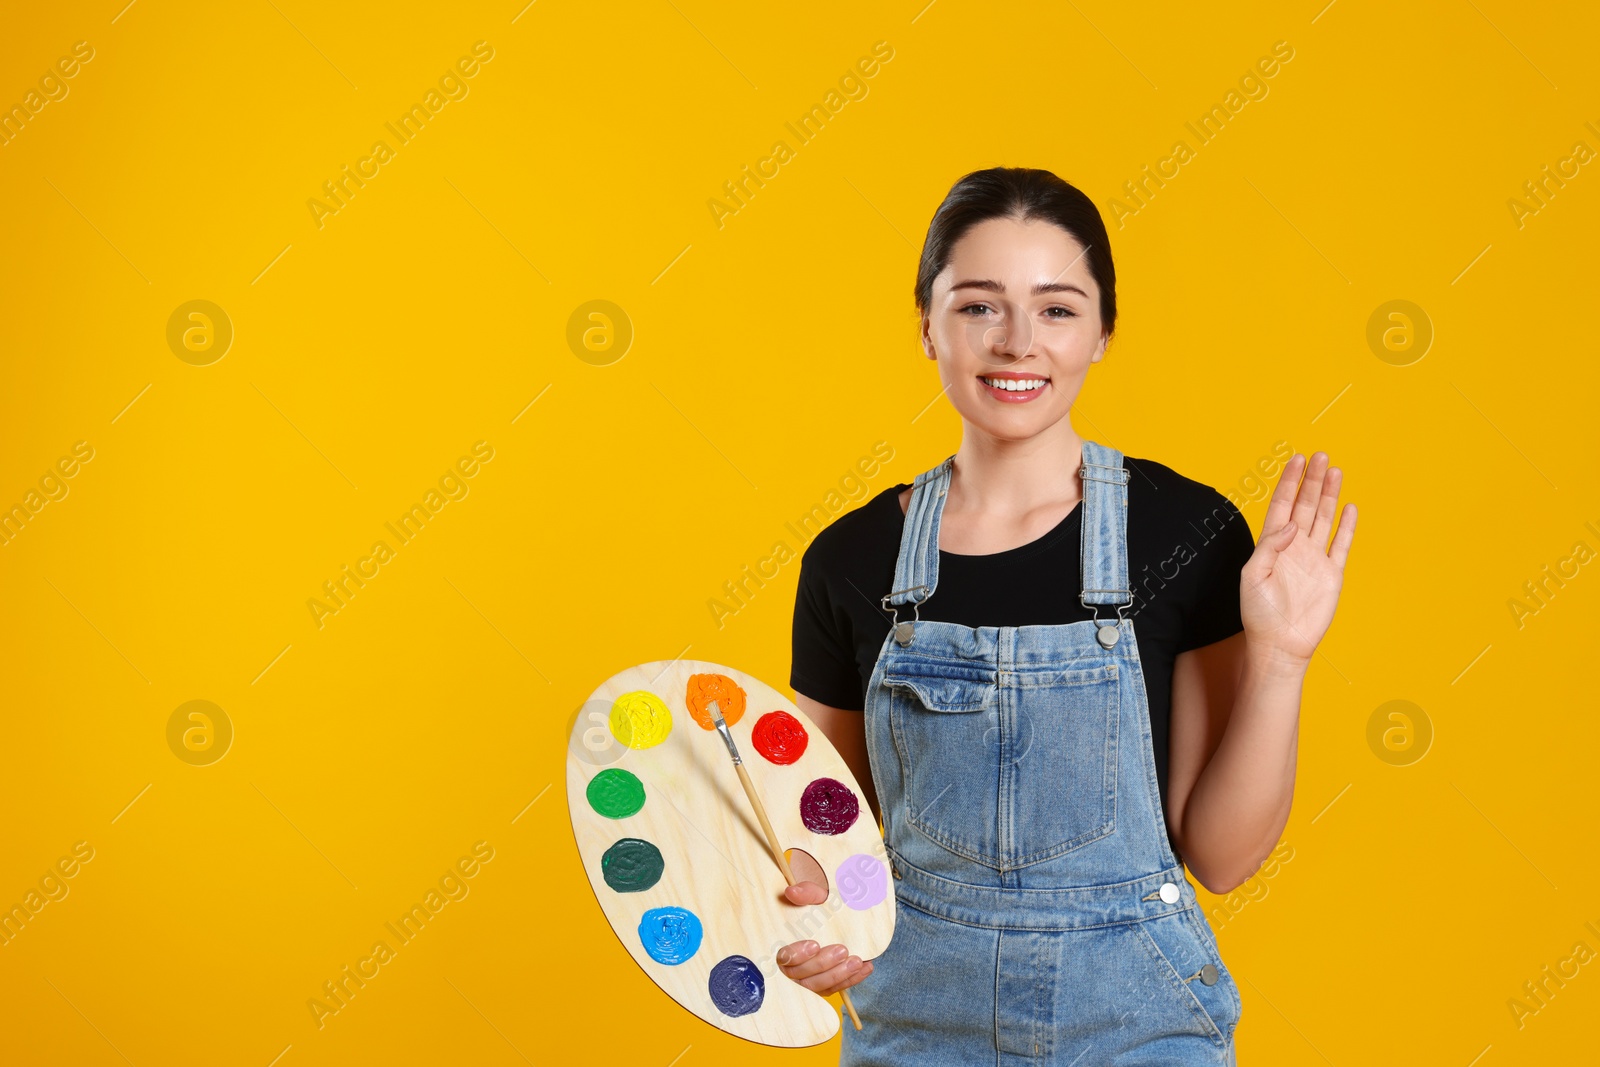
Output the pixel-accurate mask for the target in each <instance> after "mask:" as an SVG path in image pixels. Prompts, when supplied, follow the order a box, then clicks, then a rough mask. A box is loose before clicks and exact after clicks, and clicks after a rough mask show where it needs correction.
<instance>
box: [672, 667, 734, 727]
mask: <svg viewBox="0 0 1600 1067" xmlns="http://www.w3.org/2000/svg"><path fill="white" fill-rule="evenodd" d="M713 700H715V701H716V702H717V708H718V709H719V710H721V712H722V721H723V722H726V723H727V724H728V725H729V726H732V725H733V724H734V723H736V722H738V721H739V719H740V718H741V717H743V715H744V688H743V687H742V686H740V685H739V683H738V682H736V681H734V680H733V679H732V678H729V677H728V676H727V675H726V674H691V675H689V691H688V692H687V693H685V694H684V698H683V702H684V703H685V704H687V705H688V706H689V714H690V715H692V716H693V717H694V721H695V722H697V723H699V724H700V727H701V729H705V730H715V729H716V728H717V727H716V724H715V723H713V722H712V721H711V709H710V708H709V707H707V705H708V704H709V703H710V702H711V701H713Z"/></svg>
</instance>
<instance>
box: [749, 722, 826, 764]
mask: <svg viewBox="0 0 1600 1067" xmlns="http://www.w3.org/2000/svg"><path fill="white" fill-rule="evenodd" d="M750 740H751V741H752V742H754V743H755V746H756V751H757V752H759V753H761V754H762V755H763V756H765V757H767V762H769V763H776V764H778V765H779V766H784V767H786V766H788V765H789V764H791V763H793V762H794V761H795V760H797V759H799V758H800V757H801V756H803V755H805V754H806V742H807V741H809V740H811V736H810V735H809V734H807V733H806V728H805V727H804V726H801V725H800V720H799V719H797V718H795V717H794V716H793V715H790V714H789V713H788V712H787V711H769V712H767V713H766V714H765V715H763V716H761V718H759V719H757V720H756V725H755V727H754V729H752V730H751V731H750Z"/></svg>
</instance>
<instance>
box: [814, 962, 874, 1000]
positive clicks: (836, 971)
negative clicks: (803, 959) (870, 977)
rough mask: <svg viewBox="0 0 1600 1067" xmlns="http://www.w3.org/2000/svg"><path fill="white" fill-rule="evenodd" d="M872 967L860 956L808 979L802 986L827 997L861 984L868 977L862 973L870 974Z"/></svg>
mask: <svg viewBox="0 0 1600 1067" xmlns="http://www.w3.org/2000/svg"><path fill="white" fill-rule="evenodd" d="M871 967H872V965H871V964H870V963H865V962H863V961H862V959H861V958H860V957H859V956H851V957H849V958H847V959H845V960H842V961H841V962H840V963H839V965H838V966H837V967H833V968H831V969H829V970H826V971H824V972H822V973H821V974H819V975H816V976H814V977H812V978H807V979H805V980H804V981H802V982H801V983H800V984H801V985H803V986H805V987H806V988H807V989H809V990H811V991H812V992H815V993H821V994H822V995H823V996H827V995H828V994H829V993H837V992H839V990H841V989H849V988H850V987H851V986H853V985H855V984H856V983H858V982H860V981H861V979H862V978H865V977H866V975H864V974H863V973H862V972H863V971H868V972H869V973H870V970H871Z"/></svg>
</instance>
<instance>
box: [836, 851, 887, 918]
mask: <svg viewBox="0 0 1600 1067" xmlns="http://www.w3.org/2000/svg"><path fill="white" fill-rule="evenodd" d="M833 884H834V885H835V886H837V887H838V889H839V899H841V900H843V901H844V902H845V903H846V904H848V905H849V906H850V907H852V908H854V909H855V910H856V911H866V910H867V909H868V908H870V907H874V906H875V905H878V904H882V903H883V901H884V898H886V897H887V896H888V895H889V872H888V871H886V870H884V869H883V861H882V860H880V859H878V858H877V857H876V856H868V855H867V854H866V853H864V852H858V853H856V854H855V855H854V856H851V857H850V858H849V859H847V860H845V861H844V862H843V863H841V864H839V869H838V870H836V871H834V872H833Z"/></svg>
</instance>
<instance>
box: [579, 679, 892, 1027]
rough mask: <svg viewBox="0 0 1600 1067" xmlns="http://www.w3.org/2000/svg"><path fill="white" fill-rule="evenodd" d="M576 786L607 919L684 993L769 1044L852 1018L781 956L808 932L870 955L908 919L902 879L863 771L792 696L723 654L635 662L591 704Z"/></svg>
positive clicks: (587, 864) (660, 976)
mask: <svg viewBox="0 0 1600 1067" xmlns="http://www.w3.org/2000/svg"><path fill="white" fill-rule="evenodd" d="M713 702H715V707H714V708H713V707H712V704H713ZM717 711H720V712H721V716H722V718H723V720H724V722H725V724H726V726H727V729H728V731H729V733H730V735H731V737H732V739H733V740H734V742H735V744H736V746H737V748H738V751H739V752H740V753H741V754H742V755H743V757H744V763H743V766H744V769H745V771H746V772H747V773H748V775H749V777H750V779H751V781H752V784H753V785H754V787H755V791H756V792H757V793H758V794H759V796H760V798H761V800H762V801H763V802H764V805H763V806H764V809H765V812H766V815H767V817H768V819H769V821H770V824H771V827H772V831H773V835H774V836H775V837H776V839H777V840H778V841H779V842H780V843H781V844H782V846H783V847H784V848H785V849H799V850H802V851H804V852H805V853H806V854H808V855H809V856H811V857H812V858H813V859H814V860H815V861H816V862H817V863H818V864H819V865H820V866H821V868H822V870H823V872H824V875H825V877H826V879H827V882H828V899H827V900H826V901H824V902H823V903H821V904H816V905H808V906H798V905H794V904H790V903H789V902H788V901H787V900H786V899H785V898H784V895H783V890H784V887H785V885H786V880H785V877H784V872H783V871H782V870H781V869H780V867H779V866H778V863H777V862H776V860H775V858H774V856H773V854H772V851H771V849H770V848H769V846H768V839H767V837H766V835H765V833H764V832H763V828H762V827H761V826H760V824H759V823H758V821H757V817H756V813H755V809H754V808H753V807H752V805H751V801H750V800H749V799H748V798H747V797H746V794H745V790H744V788H743V787H742V786H741V784H740V779H739V776H738V775H737V774H736V773H735V768H734V767H733V766H732V765H731V764H730V761H729V758H728V757H729V751H728V749H727V747H725V745H724V743H723V741H722V739H721V738H719V737H718V735H717V732H716V728H715V726H716V724H715V723H714V722H713V716H714V715H715V713H716V712H717ZM567 804H568V808H569V810H570V812H571V815H572V829H573V835H574V837H575V838H576V840H577V845H578V854H579V856H580V858H581V859H582V860H583V865H584V869H585V871H586V872H587V873H588V875H589V882H590V885H591V886H592V887H593V889H594V891H595V896H596V897H597V898H598V899H599V901H600V907H601V909H602V910H603V911H604V912H605V916H606V919H607V920H608V921H609V922H610V923H611V927H612V929H613V930H614V931H615V932H616V934H617V936H618V937H619V938H620V939H621V940H622V943H623V945H624V946H625V947H626V948H627V949H628V951H629V952H630V953H631V954H632V956H633V958H634V959H635V961H637V962H638V964H639V966H640V967H642V968H643V969H644V971H645V973H646V974H648V975H649V976H650V977H651V979H653V980H654V981H655V983H656V984H657V985H659V986H660V987H661V988H662V989H663V990H665V991H666V992H667V993H668V995H670V996H671V997H672V998H673V999H674V1000H676V1001H677V1002H678V1003H679V1004H681V1005H683V1006H684V1007H685V1008H688V1009H689V1010H690V1011H692V1012H694V1013H695V1014H696V1015H698V1016H699V1017H700V1018H702V1019H704V1020H705V1021H706V1022H708V1023H710V1024H711V1025H713V1026H716V1027H718V1028H719V1029H722V1030H726V1031H727V1032H728V1033H731V1034H736V1035H738V1036H739V1037H744V1038H747V1039H749V1040H751V1041H757V1042H760V1043H761V1044H765V1045H778V1046H784V1047H790V1048H797V1047H801V1046H805V1045H816V1044H820V1043H821V1042H823V1041H826V1040H828V1039H829V1038H830V1037H832V1036H833V1035H834V1034H835V1033H837V1032H838V1030H839V1016H838V1013H837V1012H836V1011H835V1010H834V1009H833V1007H832V1006H831V1005H830V1004H829V1003H828V1002H827V1000H825V999H824V998H822V997H820V996H818V995H817V994H815V993H813V992H811V991H810V990H808V989H806V988H805V987H804V986H801V985H800V984H799V983H797V982H793V981H791V980H790V979H789V978H788V977H786V976H785V975H784V974H783V972H782V971H780V970H779V969H778V966H777V960H776V956H777V951H778V949H779V948H781V947H782V946H784V945H787V944H789V943H790V942H792V941H800V940H804V939H807V938H810V939H813V940H816V941H818V942H820V943H822V944H825V945H826V944H832V943H835V942H837V943H842V944H844V945H846V946H848V947H849V949H850V951H851V952H852V953H854V954H855V955H857V956H859V957H860V958H861V959H863V960H868V959H872V958H873V957H875V956H877V955H878V954H880V953H881V952H882V951H883V950H884V949H885V948H887V947H888V945H889V940H890V938H891V937H892V936H893V934H894V916H895V906H894V894H893V892H892V891H891V888H890V885H889V868H888V863H887V858H886V855H885V853H884V850H883V840H882V838H881V836H880V835H879V832H878V828H877V825H876V823H875V822H874V821H873V819H872V815H871V812H870V811H867V810H866V809H865V806H864V805H863V804H862V803H861V801H860V790H859V787H858V786H857V784H856V781H855V778H854V776H852V775H851V773H850V769H849V768H848V767H847V766H846V765H845V762H844V760H843V759H842V758H841V757H840V756H839V754H838V752H836V751H835V750H834V748H833V746H832V745H831V744H830V743H829V742H828V739H827V737H825V736H824V735H823V734H822V732H821V731H820V730H818V729H816V727H815V726H814V725H813V724H812V723H811V721H810V720H809V719H807V718H806V717H805V715H804V714H803V713H802V712H800V711H799V710H798V709H797V708H795V707H794V705H792V704H791V703H789V701H787V700H785V699H784V698H783V697H782V696H781V695H780V694H779V693H778V692H777V691H776V690H774V689H772V688H771V687H770V686H767V685H765V684H763V683H762V682H760V681H759V680H757V679H754V678H752V677H750V676H749V675H746V674H744V673H742V672H740V671H736V670H734V669H732V668H730V667H723V666H720V665H718V664H715V663H705V662H698V661H693V660H677V661H673V662H671V663H665V662H657V663H646V664H642V665H640V666H637V667H631V668H629V669H628V670H625V671H623V672H621V673H620V674H617V675H615V676H614V677H612V678H610V679H608V680H607V681H606V682H605V683H604V684H602V685H601V686H600V687H599V688H598V689H597V690H595V693H594V695H593V696H592V697H591V698H590V700H589V702H588V703H587V704H585V706H584V708H583V710H582V711H581V712H580V713H579V715H578V720H577V722H576V723H575V724H574V726H573V732H572V743H571V745H570V746H569V748H568V756H567ZM868 1025H870V1020H868Z"/></svg>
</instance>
